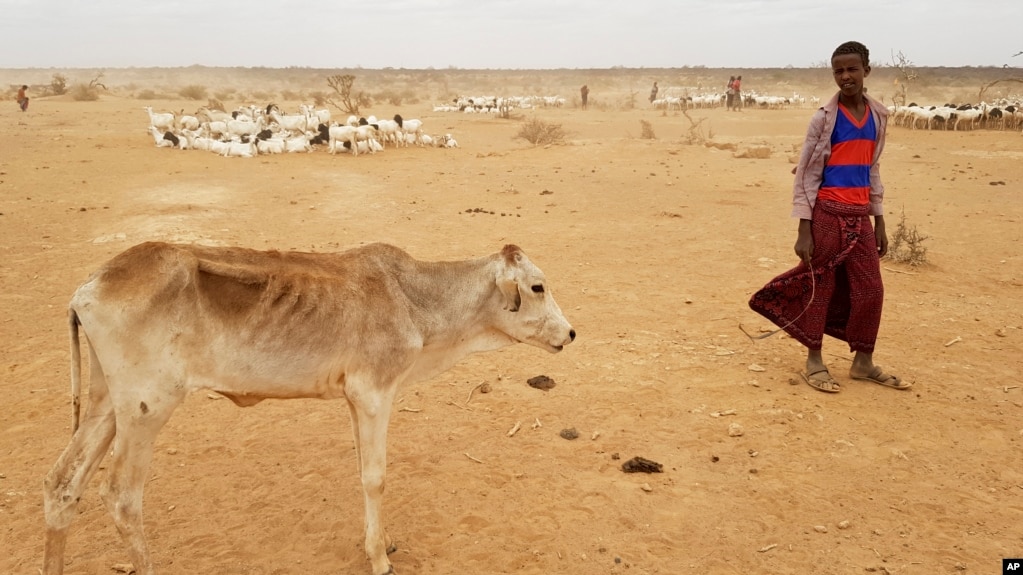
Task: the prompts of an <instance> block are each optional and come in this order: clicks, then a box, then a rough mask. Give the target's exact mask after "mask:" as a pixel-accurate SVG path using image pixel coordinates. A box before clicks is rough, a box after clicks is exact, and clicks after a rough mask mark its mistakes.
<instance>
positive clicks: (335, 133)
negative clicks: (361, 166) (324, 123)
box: [327, 126, 359, 156]
mask: <svg viewBox="0 0 1023 575" xmlns="http://www.w3.org/2000/svg"><path fill="white" fill-rule="evenodd" d="M357 131H358V128H357V127H354V126H331V127H330V128H329V129H328V130H327V133H328V134H329V135H330V145H329V146H328V149H329V150H330V153H331V154H336V153H337V149H338V147H341V148H344V143H345V142H348V144H349V146H350V147H351V150H352V154H354V155H356V156H357V155H359V147H358V146H357V145H356V132H357Z"/></svg>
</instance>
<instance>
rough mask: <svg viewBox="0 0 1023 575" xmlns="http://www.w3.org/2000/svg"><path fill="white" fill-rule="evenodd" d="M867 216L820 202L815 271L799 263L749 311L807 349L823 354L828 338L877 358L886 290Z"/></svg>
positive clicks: (862, 210) (815, 210)
mask: <svg viewBox="0 0 1023 575" xmlns="http://www.w3.org/2000/svg"><path fill="white" fill-rule="evenodd" d="M867 210H868V206H851V205H848V204H841V203H838V202H834V201H829V200H820V199H818V200H817V203H816V204H815V205H814V208H813V225H812V233H813V243H814V247H813V258H812V259H811V260H810V264H811V265H810V266H807V265H806V263H804V262H799V265H797V266H796V267H794V268H792V269H791V270H789V271H787V272H785V273H783V274H781V275H780V276H778V277H776V278H774V279H773V280H771V281H770V282H768V284H767V285H766V286H764V287H763V288H762V289H761V290H760V291H758V292H757V293H755V294H753V297H752V298H750V301H749V306H750V308H752V309H753V311H755V312H757V313H759V314H761V315H763V316H764V317H766V318H767V319H769V320H771V321H772V322H774V324H775V325H777V326H778V327H784V329H785V332H786V333H788V334H789V335H791V336H792V337H793V338H795V339H796V340H797V341H799V343H802V344H803V345H805V346H806V347H807V348H808V349H812V350H819V349H821V344H822V343H823V340H824V334H827V335H830V336H831V337H834V338H837V339H840V340H842V341H845V342H848V344H849V350H850V351H861V352H864V353H873V352H874V343H875V342H876V341H877V330H878V327H879V326H880V325H881V306H882V304H883V303H884V285H883V283H882V282H881V264H880V259H879V258H878V254H877V242H876V240H875V239H874V228H873V226H871V225H870V217H869V216H868V215H867ZM811 267H812V268H813V272H811V271H810V268H811ZM811 273H812V277H813V280H811ZM812 281H815V282H816V285H815V286H814V285H812V284H811V282H812ZM811 293H813V298H812V301H811ZM804 310H805V311H804ZM800 314H802V315H800ZM793 320H794V321H793ZM790 324H791V325H790Z"/></svg>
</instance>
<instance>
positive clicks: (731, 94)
mask: <svg viewBox="0 0 1023 575" xmlns="http://www.w3.org/2000/svg"><path fill="white" fill-rule="evenodd" d="M734 85H735V76H730V77H729V78H728V88H726V89H725V109H726V110H731V109H732V105H733V104H734V102H735V89H734V88H733V87H732V86H734Z"/></svg>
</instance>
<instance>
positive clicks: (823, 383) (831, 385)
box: [799, 367, 842, 393]
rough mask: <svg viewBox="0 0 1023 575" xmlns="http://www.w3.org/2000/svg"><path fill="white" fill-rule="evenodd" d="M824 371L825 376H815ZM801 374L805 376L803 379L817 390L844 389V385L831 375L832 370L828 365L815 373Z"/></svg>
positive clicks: (826, 391) (835, 391)
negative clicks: (829, 369) (830, 370)
mask: <svg viewBox="0 0 1023 575" xmlns="http://www.w3.org/2000/svg"><path fill="white" fill-rule="evenodd" d="M822 373H823V374H824V376H823V377H814V376H819V375H820V374H822ZM799 375H801V376H802V377H803V381H805V382H806V384H807V385H809V386H810V387H812V388H814V389H816V390H817V391H823V392H824V393H838V392H840V391H842V387H841V386H840V385H839V383H838V381H836V380H835V378H833V377H831V372H829V371H828V368H826V367H825V368H824V369H820V370H817V371H815V372H813V373H805V372H799Z"/></svg>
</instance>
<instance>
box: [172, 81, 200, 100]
mask: <svg viewBox="0 0 1023 575" xmlns="http://www.w3.org/2000/svg"><path fill="white" fill-rule="evenodd" d="M178 95H179V96H181V97H182V98H185V99H186V100H203V99H205V98H206V86H200V85H198V84H189V85H188V86H185V87H183V88H181V89H180V90H178Z"/></svg>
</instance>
